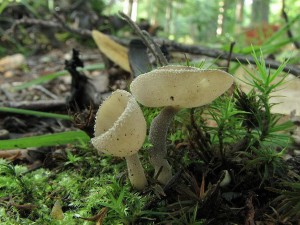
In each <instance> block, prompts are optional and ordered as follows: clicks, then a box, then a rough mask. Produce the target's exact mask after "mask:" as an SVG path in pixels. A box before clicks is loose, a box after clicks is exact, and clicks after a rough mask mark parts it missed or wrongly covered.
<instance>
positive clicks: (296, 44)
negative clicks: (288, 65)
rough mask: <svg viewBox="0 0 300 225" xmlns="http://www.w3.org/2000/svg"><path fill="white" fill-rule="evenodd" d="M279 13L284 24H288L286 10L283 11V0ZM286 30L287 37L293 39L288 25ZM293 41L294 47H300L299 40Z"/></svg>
mask: <svg viewBox="0 0 300 225" xmlns="http://www.w3.org/2000/svg"><path fill="white" fill-rule="evenodd" d="M281 15H282V17H283V18H284V20H285V22H286V24H288V23H289V18H288V15H287V13H286V11H285V1H284V0H282V9H281ZM286 32H287V35H288V37H289V38H290V39H291V40H293V38H294V36H293V33H292V31H291V29H290V26H289V27H288V29H287V31H286ZM293 43H294V45H295V47H296V48H297V49H300V43H299V42H297V41H296V40H294V41H293Z"/></svg>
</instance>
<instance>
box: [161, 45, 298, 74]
mask: <svg viewBox="0 0 300 225" xmlns="http://www.w3.org/2000/svg"><path fill="white" fill-rule="evenodd" d="M160 41H161V42H162V43H163V44H164V45H165V46H166V47H168V48H169V50H170V51H177V52H184V53H190V54H195V55H204V56H208V57H212V58H219V59H225V60H226V59H228V55H229V53H228V52H224V51H221V50H218V49H212V48H207V47H202V46H196V45H184V44H179V43H176V42H173V41H168V40H167V41H166V40H160ZM231 61H233V62H240V63H243V64H249V63H250V64H253V65H255V60H254V59H253V57H251V56H245V55H241V54H236V53H232V56H231ZM265 62H266V66H267V67H269V68H271V69H278V68H279V67H280V66H281V64H282V63H280V62H277V61H275V60H271V59H265ZM283 71H284V72H287V73H291V74H293V75H295V76H297V77H300V68H298V67H296V66H292V65H287V66H285V68H284V69H283Z"/></svg>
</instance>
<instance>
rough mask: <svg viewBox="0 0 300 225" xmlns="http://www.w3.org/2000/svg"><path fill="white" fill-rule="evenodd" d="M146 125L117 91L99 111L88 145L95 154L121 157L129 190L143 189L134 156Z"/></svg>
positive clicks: (135, 105)
mask: <svg viewBox="0 0 300 225" xmlns="http://www.w3.org/2000/svg"><path fill="white" fill-rule="evenodd" d="M146 130H147V128H146V121H145V118H144V116H143V112H142V111H141V109H140V107H139V105H138V103H137V102H136V101H135V99H134V97H133V96H132V95H131V94H130V93H129V92H127V91H124V90H117V91H115V92H113V93H112V95H111V96H110V97H108V98H107V99H106V100H105V101H104V102H103V104H102V105H101V106H100V107H99V110H98V112H97V115H96V121H95V137H94V138H92V140H91V142H92V144H93V146H94V147H95V148H96V149H97V150H98V151H99V152H103V153H106V154H109V155H112V156H116V157H125V159H126V163H127V168H128V174H129V180H130V182H131V184H132V186H133V187H134V188H136V189H138V190H143V189H144V188H145V186H146V185H147V180H146V176H145V173H144V169H143V167H142V165H141V162H140V160H139V157H138V154H137V152H138V151H139V149H140V148H141V147H142V145H143V143H144V140H145V138H146Z"/></svg>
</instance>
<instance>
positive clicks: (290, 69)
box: [6, 18, 300, 77]
mask: <svg viewBox="0 0 300 225" xmlns="http://www.w3.org/2000/svg"><path fill="white" fill-rule="evenodd" d="M20 24H29V25H41V26H45V27H54V28H58V29H65V27H63V26H62V25H61V24H59V23H56V22H53V21H44V20H36V19H29V18H23V19H20V20H17V21H16V22H15V23H14V25H13V26H12V27H11V29H9V30H8V31H7V32H6V34H7V33H10V32H11V31H13V30H14V29H15V28H16V26H17V25H20ZM69 31H70V32H72V33H75V34H79V35H82V36H86V37H91V36H92V35H91V31H90V30H86V29H76V28H71V27H70V29H69ZM110 37H111V38H112V39H113V40H115V41H117V42H118V43H120V44H122V45H128V41H124V39H120V38H117V37H114V36H110ZM156 42H157V43H161V44H164V45H165V46H166V47H168V49H169V51H177V52H184V53H190V54H194V55H203V56H207V57H212V58H219V59H225V60H226V59H228V55H229V53H228V52H224V51H221V50H218V49H212V48H207V47H201V46H195V45H184V44H179V43H176V42H173V41H169V40H161V39H156ZM147 47H149V46H147ZM149 49H150V48H149ZM150 50H151V49H150ZM230 61H233V62H240V63H243V64H249V63H250V64H253V65H255V60H254V59H253V57H250V56H245V55H241V54H235V53H232V55H231V59H230ZM265 62H266V66H268V67H269V68H271V69H278V67H279V66H281V64H282V63H280V62H277V61H275V60H270V59H265ZM283 71H284V72H287V73H291V74H293V75H295V76H297V77H300V68H298V67H296V66H293V65H286V66H285V68H284V69H283Z"/></svg>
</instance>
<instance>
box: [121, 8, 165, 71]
mask: <svg viewBox="0 0 300 225" xmlns="http://www.w3.org/2000/svg"><path fill="white" fill-rule="evenodd" d="M119 14H120V15H121V16H122V18H123V19H124V20H126V22H127V23H128V24H129V25H130V26H131V28H132V29H133V30H134V31H135V32H136V34H137V35H139V37H140V38H141V39H142V41H143V43H144V44H145V45H146V46H147V47H148V48H149V50H150V52H151V53H152V54H153V55H154V57H155V59H156V61H157V63H158V64H159V65H160V66H164V65H167V63H165V62H164V60H165V61H166V59H165V58H164V59H161V57H160V54H159V52H160V53H161V54H162V55H163V53H162V52H161V50H160V49H159V50H158V49H156V47H155V45H154V46H153V42H154V41H153V40H151V39H152V38H151V37H150V35H149V37H148V36H147V35H145V34H144V33H143V32H142V30H141V29H140V28H139V27H138V26H137V25H136V23H135V22H133V21H132V20H131V18H130V17H129V16H127V15H126V14H125V13H123V12H119ZM149 40H151V41H149Z"/></svg>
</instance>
